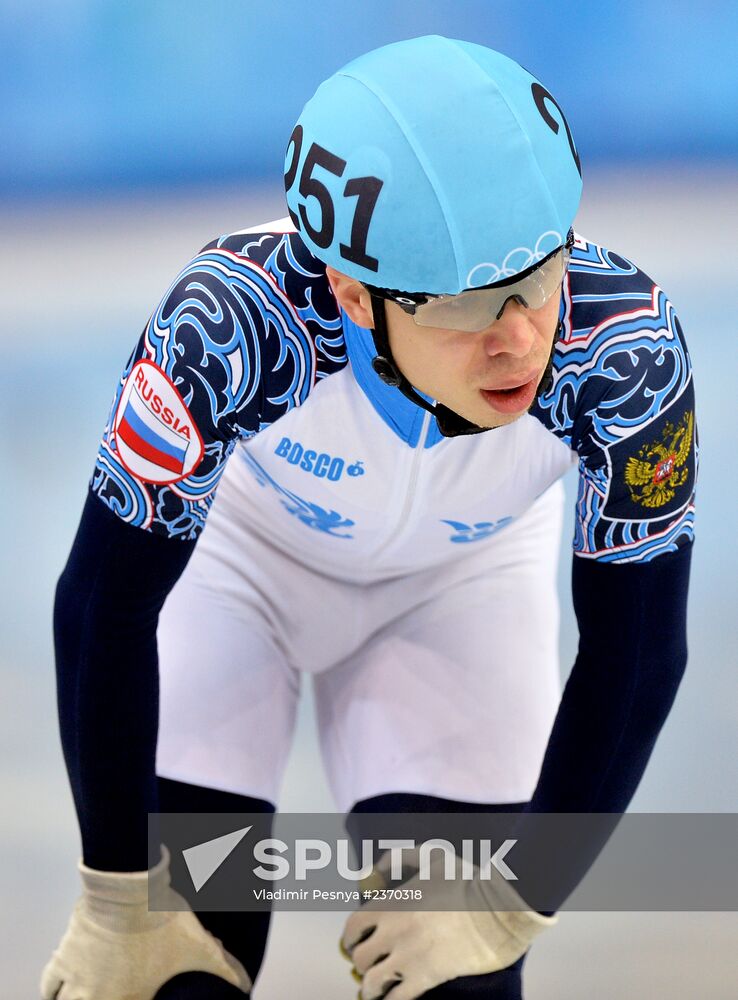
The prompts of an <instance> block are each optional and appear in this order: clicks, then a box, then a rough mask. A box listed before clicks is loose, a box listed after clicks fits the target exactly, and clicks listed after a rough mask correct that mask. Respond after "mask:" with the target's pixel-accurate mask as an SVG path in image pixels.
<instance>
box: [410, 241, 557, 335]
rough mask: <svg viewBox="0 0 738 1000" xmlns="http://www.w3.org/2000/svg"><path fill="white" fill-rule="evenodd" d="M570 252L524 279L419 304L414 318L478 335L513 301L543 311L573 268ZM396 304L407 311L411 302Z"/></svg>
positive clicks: (546, 262)
mask: <svg viewBox="0 0 738 1000" xmlns="http://www.w3.org/2000/svg"><path fill="white" fill-rule="evenodd" d="M569 257H570V250H569V247H568V246H563V247H561V248H560V249H559V250H557V251H556V252H555V253H553V254H552V255H551V256H550V257H548V258H547V259H546V260H544V261H543V263H542V264H540V265H539V266H538V267H537V268H536V269H535V270H533V271H531V272H530V273H529V274H527V275H526V276H525V277H524V278H520V279H519V280H517V281H515V280H514V279H513V280H511V281H507V282H504V283H501V284H496V285H492V286H489V287H488V288H474V289H470V290H469V291H468V292H460V293H459V294H458V295H439V296H436V297H434V298H429V300H428V301H427V302H423V303H421V304H415V307H414V309H413V310H412V317H413V319H414V320H415V322H416V323H417V325H418V326H434V327H438V328H440V329H444V330H463V331H466V332H467V333H476V332H478V331H479V330H484V329H485V327H487V326H489V325H490V324H491V323H493V322H494V321H495V320H498V319H499V318H500V317H501V316H502V313H503V311H504V309H505V306H506V305H507V303H508V302H509V301H510V299H513V300H514V301H516V302H519V303H520V304H521V305H523V306H525V307H526V308H528V309H540V308H541V307H542V306H544V305H545V304H546V302H548V300H549V299H550V298H551V296H552V295H553V294H554V293H555V292H556V291H557V290H558V288H559V286H560V285H561V282H562V281H563V279H564V274H565V273H566V268H567V266H568V264H569ZM394 301H395V302H396V303H397V304H398V305H399V306H400V307H401V308H406V311H408V312H409V311H410V310H409V309H407V305H408V304H409V303H408V300H405V302H403V300H402V298H401V297H400V296H398V297H397V298H395V299H394Z"/></svg>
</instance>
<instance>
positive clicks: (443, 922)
mask: <svg viewBox="0 0 738 1000" xmlns="http://www.w3.org/2000/svg"><path fill="white" fill-rule="evenodd" d="M407 859H409V860H410V865H411V868H412V869H414V871H415V872H416V874H415V875H413V876H412V877H411V878H409V879H408V880H407V881H405V882H404V883H403V884H402V887H403V889H411V890H416V889H418V890H420V891H422V893H423V901H424V904H425V905H429V904H430V905H431V906H432V905H433V904H434V902H435V903H436V905H438V906H443V908H444V909H443V910H440V909H439V910H438V911H436V910H423V911H411V910H408V909H403V910H400V909H396V910H394V911H386V910H385V911H383V912H382V906H386V905H387V904H386V903H382V902H380V901H372V902H369V903H367V904H365V905H364V906H362V907H361V909H360V910H358V911H357V912H356V913H352V914H351V916H350V917H349V918H348V920H347V922H346V928H345V930H344V933H343V937H342V939H341V950H342V951H343V953H344V954H345V955H346V957H347V958H350V959H351V961H352V962H353V964H354V968H355V969H356V972H357V973H358V975H359V976H360V977H361V990H360V992H359V996H360V997H361V1000H377V998H379V997H383V996H385V995H386V994H388V1000H414V998H415V997H419V996H421V995H422V994H423V993H426V992H427V991H428V990H431V989H433V987H435V986H439V985H440V984H441V983H445V982H448V981H449V980H451V979H456V978H457V977H458V976H475V975H481V974H483V973H487V972H497V971H499V970H500V969H505V968H507V966H509V965H512V964H513V962H516V961H517V960H518V959H519V958H520V956H521V955H523V954H524V953H525V952H526V951H527V950H528V948H529V947H530V945H531V942H532V941H533V938H534V937H536V935H537V934H540V932H541V931H542V930H545V929H546V928H547V927H550V926H552V925H553V924H555V923H556V921H557V920H558V917H544V916H542V915H541V914H539V913H536V912H535V911H531V910H527V909H525V903H524V901H523V900H522V899H521V897H520V896H519V895H518V893H517V892H516V891H515V889H514V888H513V886H512V884H511V883H510V882H509V881H507V880H506V879H504V878H503V877H502V875H500V873H499V872H498V871H497V869H495V868H493V869H492V878H491V879H490V880H486V879H484V880H483V879H480V878H479V877H478V876H479V870H478V869H477V868H475V869H474V875H475V877H474V878H473V879H471V880H462V878H461V873H462V862H461V860H460V859H459V858H457V859H456V873H455V874H456V878H455V879H453V880H444V878H443V875H444V858H443V857H442V856H439V855H438V853H437V852H436V853H435V855H434V856H433V859H432V861H431V864H430V875H431V878H430V880H428V881H426V880H422V881H421V880H420V878H419V877H418V874H417V871H418V869H419V863H418V853H417V851H415V852H404V853H403V874H404V873H405V869H406V865H407ZM388 874H389V854H386V855H385V856H384V857H383V858H382V860H380V862H379V864H378V866H377V868H376V869H375V871H374V872H373V873H372V876H370V879H371V881H372V885H373V886H374V887H378V886H380V885H381V884H382V882H384V884H389V878H388ZM397 884H398V883H394V885H395V886H396V885H397ZM406 905H407V906H409V907H411V906H412V905H413V904H412V902H411V901H408V903H407V904H406ZM505 908H507V909H505ZM388 991H391V992H389V993H388Z"/></svg>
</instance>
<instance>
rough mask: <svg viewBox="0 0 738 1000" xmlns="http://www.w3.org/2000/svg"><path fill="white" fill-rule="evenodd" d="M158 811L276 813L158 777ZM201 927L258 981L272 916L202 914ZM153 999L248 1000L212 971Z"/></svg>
mask: <svg viewBox="0 0 738 1000" xmlns="http://www.w3.org/2000/svg"><path fill="white" fill-rule="evenodd" d="M158 785H159V808H160V810H161V811H162V812H192V813H197V812H200V813H202V812H213V813H228V812H234V813H273V812H274V811H275V810H274V806H273V805H272V804H271V803H270V802H265V801H264V800H263V799H252V798H249V797H248V796H245V795H234V794H233V793H231V792H220V791H217V790H216V789H213V788H201V787H200V786H199V785H188V784H185V783H184V782H181V781H171V780H170V779H169V778H159V779H158ZM197 917H198V919H199V920H200V923H202V924H203V926H204V927H206V928H207V930H209V931H210V933H211V934H213V935H214V936H215V937H217V938H220V940H221V941H222V942H223V946H224V947H225V948H226V949H227V950H228V951H229V952H230V953H231V955H233V956H234V957H235V958H237V959H238V960H239V962H240V963H241V964H242V965H243V967H244V968H245V969H246V971H247V972H248V974H249V976H251V981H252V982H254V980H255V979H256V977H257V975H258V973H259V969H260V968H261V963H262V960H263V958H264V952H265V950H266V944H267V936H268V934H269V920H270V917H271V914H270V913H198V914H197ZM154 1000H244V994H243V993H242V992H241V990H239V989H237V988H236V987H235V986H232V985H231V984H230V983H228V982H226V981H225V979H221V978H220V977H219V976H213V975H211V974H210V973H208V972H183V973H181V974H180V975H178V976H174V977H173V978H172V979H170V980H169V981H168V982H167V983H165V984H164V986H162V987H161V989H160V990H159V991H158V992H157V994H156V997H155V998H154Z"/></svg>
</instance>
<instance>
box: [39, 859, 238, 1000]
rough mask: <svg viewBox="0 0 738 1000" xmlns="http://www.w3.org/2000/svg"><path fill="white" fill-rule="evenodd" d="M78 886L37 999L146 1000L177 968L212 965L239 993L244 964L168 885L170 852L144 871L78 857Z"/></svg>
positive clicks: (198, 969)
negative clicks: (104, 867) (103, 866)
mask: <svg viewBox="0 0 738 1000" xmlns="http://www.w3.org/2000/svg"><path fill="white" fill-rule="evenodd" d="M79 870H80V874H81V876H82V884H83V893H82V896H81V897H80V899H79V900H78V901H77V904H76V906H75V908H74V911H73V912H72V917H71V919H70V921H69V926H68V927H67V931H66V933H65V935H64V937H63V938H62V940H61V943H60V944H59V947H58V948H57V949H56V951H55V952H54V954H53V955H52V956H51V960H50V961H49V963H48V965H47V966H46V968H45V969H44V971H43V973H42V975H41V996H42V997H43V1000H52V998H53V1000H152V998H153V996H154V994H155V993H156V992H157V990H158V989H159V988H160V987H161V986H163V985H164V983H165V982H166V981H167V980H168V979H171V978H172V976H176V975H178V974H179V973H180V972H210V973H212V974H213V975H216V976H220V977H221V978H222V979H225V980H227V981H228V982H229V983H232V984H233V985H234V986H238V987H239V988H240V989H241V990H243V992H244V993H248V992H249V991H250V989H251V980H250V979H249V977H248V974H247V972H246V970H245V969H244V967H243V966H242V965H241V963H240V962H239V961H237V960H236V959H235V958H234V957H233V956H232V955H230V954H229V953H228V952H227V951H226V950H225V948H224V947H223V946H222V944H221V943H220V941H219V940H218V939H217V938H214V937H213V936H212V934H210V933H209V932H208V931H206V930H205V928H204V927H203V926H202V924H201V923H200V921H199V920H198V919H197V917H196V916H195V914H194V913H193V912H192V911H191V910H190V909H187V910H180V912H151V911H149V909H148V895H149V892H150V893H151V897H152V899H155V900H156V905H157V906H169V905H171V906H172V910H173V909H174V907H180V908H181V907H182V906H183V905H184V906H186V905H187V904H186V903H185V901H184V899H183V898H182V896H180V895H179V893H176V892H174V890H173V889H172V888H171V887H170V885H169V852H168V851H167V849H166V847H162V858H161V861H160V862H159V864H158V865H156V867H155V868H152V869H151V871H144V872H103V871H96V870H95V869H93V868H88V867H87V866H86V865H84V864H82V862H80V864H79Z"/></svg>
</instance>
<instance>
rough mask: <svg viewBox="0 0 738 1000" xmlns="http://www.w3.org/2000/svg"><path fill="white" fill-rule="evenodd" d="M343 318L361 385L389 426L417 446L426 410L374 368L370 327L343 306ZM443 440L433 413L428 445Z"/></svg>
mask: <svg viewBox="0 0 738 1000" xmlns="http://www.w3.org/2000/svg"><path fill="white" fill-rule="evenodd" d="M341 320H342V322H343V335H344V339H345V341H346V353H347V354H348V357H349V361H350V363H351V369H352V371H353V373H354V378H355V379H356V381H357V382H358V384H359V387H360V388H361V390H362V392H363V393H364V395H365V396H366V397H367V399H368V400H369V402H370V403H371V404H372V406H373V407H374V409H375V410H376V411H377V413H378V414H379V416H380V417H381V418H382V420H384V422H385V423H386V424H387V426H388V427H389V428H391V430H393V431H394V432H395V434H397V436H398V437H399V438H401V439H402V440H403V441H404V442H405V443H406V444H408V445H409V446H410V447H411V448H417V446H418V443H419V441H420V431H421V428H422V426H423V417H424V416H425V410H423V409H421V407H419V406H416V404H415V403H413V402H412V400H410V399H408V398H407V397H406V396H403V395H402V393H401V392H400V390H399V389H397V388H395V386H392V385H386V384H385V383H384V382H383V381H382V380H381V378H380V377H379V375H377V373H376V372H375V371H374V369H373V368H372V358H373V357H374V356H375V354H376V351H375V350H374V341H373V340H372V334H371V331H370V330H366V329H365V328H364V327H362V326H357V325H356V323H354V322H353V320H351V319H349V317H348V316H347V315H346V313H345V312H344V311H343V309H342V310H341ZM420 395H421V396H423V398H424V399H427V400H428V402H432V400H431V399H430V397H429V396H426V395H424V394H423V393H420ZM442 440H443V435H442V434H441V432H440V431H439V429H438V424H437V423H436V418H435V417H431V425H430V428H429V430H428V436H427V437H426V439H425V447H426V448H432V447H433V445H434V444H438V442H439V441H442Z"/></svg>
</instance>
